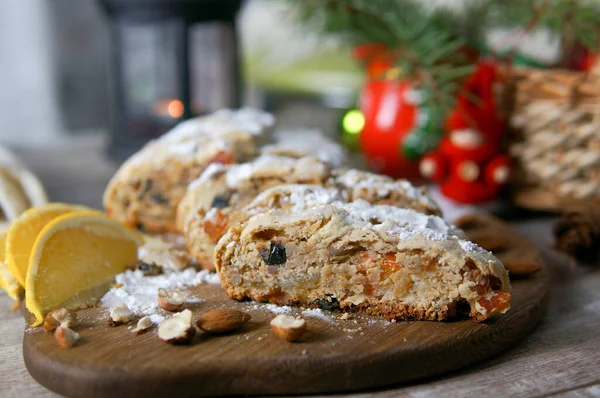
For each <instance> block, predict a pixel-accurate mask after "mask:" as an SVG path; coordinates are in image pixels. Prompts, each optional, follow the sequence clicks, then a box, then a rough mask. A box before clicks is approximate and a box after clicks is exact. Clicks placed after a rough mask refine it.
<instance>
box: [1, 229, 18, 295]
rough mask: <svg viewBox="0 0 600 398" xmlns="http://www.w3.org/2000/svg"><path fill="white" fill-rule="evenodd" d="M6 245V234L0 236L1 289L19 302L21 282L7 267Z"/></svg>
mask: <svg viewBox="0 0 600 398" xmlns="http://www.w3.org/2000/svg"><path fill="white" fill-rule="evenodd" d="M5 243H6V232H4V233H2V234H0V287H1V288H2V289H3V290H4V291H5V292H6V293H7V294H8V296H9V297H10V298H11V299H13V300H18V299H19V296H20V292H21V287H20V286H19V282H18V281H17V280H16V279H15V277H14V276H13V275H12V274H11V273H10V271H9V270H8V267H7V266H6V258H5V252H4V247H5Z"/></svg>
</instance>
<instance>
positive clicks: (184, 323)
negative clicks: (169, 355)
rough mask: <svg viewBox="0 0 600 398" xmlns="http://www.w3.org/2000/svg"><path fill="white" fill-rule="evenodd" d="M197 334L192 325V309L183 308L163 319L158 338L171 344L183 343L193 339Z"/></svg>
mask: <svg viewBox="0 0 600 398" xmlns="http://www.w3.org/2000/svg"><path fill="white" fill-rule="evenodd" d="M195 335H196V328H195V327H194V325H192V311H190V310H183V311H182V312H180V313H178V314H175V315H173V317H171V318H169V319H167V320H166V321H163V323H161V324H160V326H159V327H158V338H159V339H161V340H163V341H165V342H167V343H170V344H183V343H187V342H189V341H191V340H192V339H193V338H194V336H195Z"/></svg>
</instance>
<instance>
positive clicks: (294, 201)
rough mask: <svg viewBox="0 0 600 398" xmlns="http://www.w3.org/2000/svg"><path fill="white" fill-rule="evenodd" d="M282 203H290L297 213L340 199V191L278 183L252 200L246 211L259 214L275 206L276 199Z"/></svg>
mask: <svg viewBox="0 0 600 398" xmlns="http://www.w3.org/2000/svg"><path fill="white" fill-rule="evenodd" d="M275 199H278V200H279V202H280V205H289V206H290V207H291V209H290V211H291V212H292V213H297V212H300V211H303V210H306V209H309V208H311V207H315V206H321V205H325V204H328V203H333V202H335V201H338V200H340V195H339V192H338V191H337V190H335V189H328V188H323V187H320V186H318V185H304V184H287V185H277V186H275V187H272V188H269V189H267V190H266V191H264V192H262V193H261V194H259V195H258V196H257V197H256V198H254V200H253V201H252V202H250V203H249V204H248V205H247V206H246V208H245V211H246V212H247V213H248V214H250V215H254V214H258V213H260V212H263V211H265V208H267V209H270V208H273V207H275V203H274V200H275Z"/></svg>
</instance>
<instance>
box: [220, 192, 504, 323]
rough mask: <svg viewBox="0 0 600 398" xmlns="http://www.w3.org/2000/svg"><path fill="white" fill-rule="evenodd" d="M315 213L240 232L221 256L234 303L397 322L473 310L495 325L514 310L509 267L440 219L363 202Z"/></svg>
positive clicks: (264, 221)
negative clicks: (362, 315) (370, 316)
mask: <svg viewBox="0 0 600 398" xmlns="http://www.w3.org/2000/svg"><path fill="white" fill-rule="evenodd" d="M297 205H298V204H297ZM301 207H302V204H299V205H298V206H297V209H298V208H301ZM306 207H307V208H306V209H305V210H302V211H299V212H296V213H290V212H283V211H280V210H271V211H270V212H267V213H262V214H257V215H254V216H252V217H251V218H250V219H249V220H247V221H246V222H241V223H237V224H235V225H232V226H230V228H229V230H228V231H227V233H226V234H225V235H224V236H223V237H222V238H221V240H220V241H219V243H218V244H217V246H216V249H215V253H214V260H215V265H216V268H217V270H218V272H219V276H220V278H221V284H222V286H223V287H224V288H225V290H226V292H227V294H228V296H229V297H231V298H233V299H236V300H243V299H247V298H249V299H252V300H257V301H268V302H271V303H275V304H279V305H303V306H308V307H321V308H324V309H340V310H342V311H360V312H364V313H368V314H377V315H382V316H384V317H386V318H388V319H418V320H444V319H447V318H449V317H451V316H453V315H455V314H456V312H457V309H460V308H463V307H464V308H466V309H468V310H469V314H470V316H471V317H473V318H474V319H476V320H485V319H487V318H488V317H490V316H491V315H492V314H494V313H498V312H500V313H501V312H505V311H506V310H507V309H508V308H509V300H510V293H509V292H510V284H509V280H508V273H507V271H506V270H505V268H504V266H503V265H502V263H501V262H500V261H498V260H497V259H496V258H495V257H494V256H493V255H492V254H491V253H490V252H488V251H486V250H484V249H482V248H480V247H478V246H477V245H475V244H473V243H471V242H468V241H466V240H464V234H463V233H462V231H460V230H458V229H456V228H455V227H453V226H451V225H449V224H447V223H446V222H445V221H444V220H443V219H441V218H440V217H437V216H429V215H425V214H423V213H419V212H416V211H414V210H411V209H400V208H395V207H391V206H386V205H370V204H369V203H367V202H365V201H361V200H359V201H357V202H354V203H341V202H337V203H333V204H327V205H323V206H317V207H310V206H306Z"/></svg>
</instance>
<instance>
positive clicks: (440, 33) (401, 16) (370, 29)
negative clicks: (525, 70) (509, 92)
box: [295, 0, 487, 114]
mask: <svg viewBox="0 0 600 398" xmlns="http://www.w3.org/2000/svg"><path fill="white" fill-rule="evenodd" d="M479 1H484V0H479ZM486 2H487V0H486ZM295 3H296V4H299V6H300V10H301V11H302V17H303V18H304V19H308V21H310V22H312V23H314V24H315V25H320V29H321V30H323V31H324V32H325V33H329V34H334V35H337V36H340V37H342V38H345V39H346V40H347V41H348V42H349V43H350V44H352V45H359V44H365V43H374V42H377V43H382V44H385V45H386V46H387V47H388V48H389V50H390V53H391V54H393V55H395V56H396V58H397V59H396V61H395V62H396V66H398V67H400V69H401V71H402V76H403V78H406V79H407V80H410V81H411V82H412V83H413V84H415V85H416V86H417V87H418V88H420V89H421V90H422V91H423V92H424V93H425V101H426V106H427V107H428V108H431V109H432V110H433V109H436V110H439V111H440V112H442V113H444V114H445V113H447V112H448V111H449V110H450V109H451V108H452V107H453V105H454V97H455V91H456V89H457V87H458V85H457V84H456V81H457V80H459V79H461V78H463V77H464V76H466V75H467V74H468V73H470V71H471V70H472V66H470V65H466V64H465V62H464V60H463V59H462V57H461V56H460V55H459V54H458V50H459V49H461V48H462V47H463V46H465V45H466V44H467V43H466V41H465V40H464V39H462V38H461V37H458V36H457V35H455V34H453V33H452V32H450V31H448V30H447V29H445V28H443V27H440V26H439V25H440V23H439V21H438V20H437V19H436V18H434V17H432V14H431V13H430V12H429V11H427V10H425V9H424V7H423V5H422V3H421V2H418V1H416V0H377V1H371V0H301V1H298V2H295ZM438 66H443V67H438Z"/></svg>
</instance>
